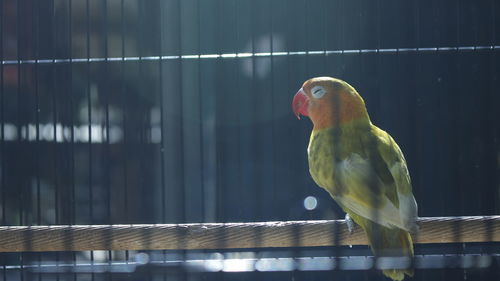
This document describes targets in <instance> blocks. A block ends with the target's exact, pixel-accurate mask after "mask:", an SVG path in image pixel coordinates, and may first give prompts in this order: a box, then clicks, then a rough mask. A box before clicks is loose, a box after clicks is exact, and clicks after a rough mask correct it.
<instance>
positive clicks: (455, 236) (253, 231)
mask: <svg viewBox="0 0 500 281" xmlns="http://www.w3.org/2000/svg"><path fill="white" fill-rule="evenodd" d="M418 224H419V226H420V231H419V232H418V233H417V234H416V235H413V237H414V240H415V243H456V242H500V216H483V217H426V218H420V219H419V221H418ZM364 244H367V240H366V237H365V234H364V232H363V231H362V229H361V228H360V227H359V226H356V227H355V228H354V230H353V232H352V233H349V232H348V230H347V226H346V224H345V221H344V220H329V221H287V222H257V223H204V224H135V225H72V226H69V225H53V226H2V227H0V252H46V251H88V250H169V249H170V250H173V249H229V248H232V249H241V248H264V247H265V248H267V247H270V248H272V247H313V246H334V245H364Z"/></svg>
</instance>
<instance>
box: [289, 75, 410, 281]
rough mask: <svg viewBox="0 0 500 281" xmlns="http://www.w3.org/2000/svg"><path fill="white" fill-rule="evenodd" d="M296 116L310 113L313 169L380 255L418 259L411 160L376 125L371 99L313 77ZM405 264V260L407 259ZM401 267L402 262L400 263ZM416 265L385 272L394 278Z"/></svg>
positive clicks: (297, 102)
mask: <svg viewBox="0 0 500 281" xmlns="http://www.w3.org/2000/svg"><path fill="white" fill-rule="evenodd" d="M292 109H293V112H294V113H295V115H296V116H297V117H298V118H299V119H300V116H301V115H303V116H308V117H309V118H310V119H311V121H312V123H313V130H312V133H311V137H310V139H309V146H308V148H307V154H308V162H309V172H310V174H311V177H312V178H313V180H314V181H315V182H316V184H317V185H319V186H320V187H322V188H324V189H325V190H326V191H327V192H328V193H329V194H330V195H331V197H332V198H333V199H334V200H335V201H336V202H337V203H338V205H339V206H340V207H341V208H342V209H343V210H344V211H345V212H346V221H347V225H348V227H349V230H350V231H351V230H352V221H354V222H355V223H356V224H358V225H359V226H361V228H362V229H363V230H364V231H365V233H366V235H367V237H368V241H369V243H370V246H371V249H372V251H373V253H374V254H375V256H377V257H387V256H389V257H406V258H407V259H405V260H406V261H408V263H407V264H408V266H409V264H410V263H409V261H410V259H409V258H411V257H413V242H412V238H411V235H410V233H415V232H416V231H417V230H418V226H417V223H416V220H417V203H416V201H415V197H414V196H413V194H412V187H411V182H410V175H409V173H408V168H407V165H406V160H405V158H404V156H403V153H402V152H401V149H400V148H399V146H398V145H397V144H396V142H395V141H394V139H393V138H392V137H391V136H390V135H389V134H388V133H386V132H385V131H383V130H381V129H379V128H378V127H377V126H375V125H373V124H372V122H371V120H370V117H369V116H368V112H367V110H366V106H365V102H364V100H363V98H362V97H361V96H360V95H359V94H358V92H357V91H356V90H355V89H354V88H353V87H352V86H351V85H349V84H348V83H347V82H345V81H343V80H340V79H336V78H332V77H316V78H312V79H309V80H307V81H306V82H304V84H303V85H302V88H300V90H299V91H298V92H297V93H296V94H295V96H294V98H293V101H292ZM403 264H404V263H403ZM395 267H396V266H395ZM413 273H414V272H413V269H412V268H404V266H403V269H401V265H398V266H397V267H396V269H386V270H383V274H384V275H386V276H387V277H389V278H391V279H393V280H403V279H404V277H405V274H406V275H408V276H413Z"/></svg>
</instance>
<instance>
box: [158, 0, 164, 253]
mask: <svg viewBox="0 0 500 281" xmlns="http://www.w3.org/2000/svg"><path fill="white" fill-rule="evenodd" d="M158 4H159V7H158V13H159V19H158V20H159V23H160V40H159V42H158V43H159V44H158V56H159V57H160V59H159V60H158V72H159V77H160V79H159V81H158V82H159V84H160V85H159V87H160V93H159V98H160V138H161V142H160V166H161V174H160V181H161V182H160V184H161V222H162V223H166V216H165V212H166V203H165V189H166V186H165V172H164V171H165V132H164V130H165V127H164V120H163V119H164V116H165V109H164V107H163V61H162V59H161V56H162V52H163V29H162V27H163V26H164V24H163V6H162V5H161V4H162V2H161V1H159V2H158ZM164 254H165V252H164Z"/></svg>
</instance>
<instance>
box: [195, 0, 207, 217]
mask: <svg viewBox="0 0 500 281" xmlns="http://www.w3.org/2000/svg"><path fill="white" fill-rule="evenodd" d="M196 18H197V20H198V40H197V41H198V42H197V43H198V55H201V42H200V41H201V15H200V0H198V1H197V5H196ZM197 76H198V77H197V78H198V99H199V103H198V104H199V108H198V110H199V116H200V119H199V121H198V122H199V126H198V129H199V134H200V137H199V146H200V150H199V151H200V163H199V169H200V178H201V182H200V183H201V204H202V206H201V212H202V214H201V218H202V220H205V219H206V212H205V205H206V202H205V198H206V196H205V184H204V170H203V163H204V157H203V104H202V103H203V98H202V97H203V95H202V93H201V89H202V87H201V59H198V70H197Z"/></svg>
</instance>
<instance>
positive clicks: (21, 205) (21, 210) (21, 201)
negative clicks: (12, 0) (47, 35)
mask: <svg viewBox="0 0 500 281" xmlns="http://www.w3.org/2000/svg"><path fill="white" fill-rule="evenodd" d="M16 7H17V11H16V16H17V18H16V23H17V24H16V25H17V26H16V27H17V30H16V33H17V34H16V35H17V36H16V39H17V46H16V48H17V52H16V56H17V114H18V115H17V132H18V134H17V135H18V139H17V141H18V146H21V147H22V142H23V141H22V138H23V136H22V124H21V123H22V120H21V115H22V113H21V53H20V51H21V47H20V45H21V38H20V37H21V31H20V29H21V1H17V6H16ZM26 133H27V130H26ZM25 138H27V134H26V135H25ZM16 168H17V171H16V172H17V173H19V170H20V161H19V160H18V161H17V166H16ZM18 184H20V185H21V186H18V188H20V189H21V192H20V194H19V225H23V222H24V220H23V217H24V196H25V186H24V183H23V182H22V181H19V180H18ZM19 265H20V271H19V273H20V280H21V281H23V280H24V256H23V253H20V254H19Z"/></svg>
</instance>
